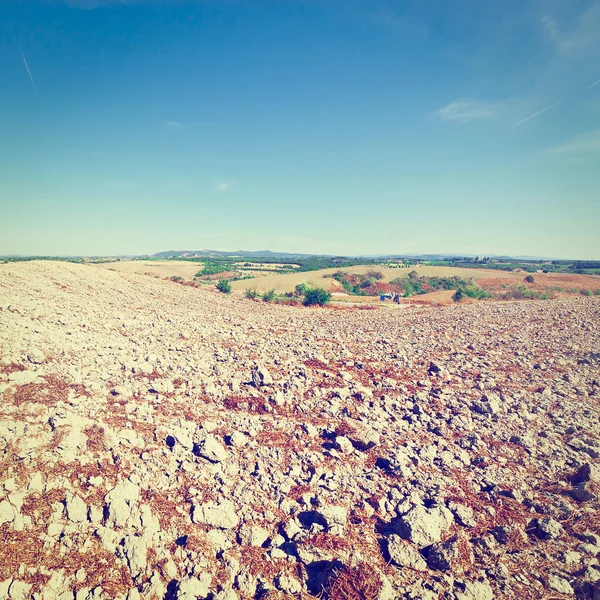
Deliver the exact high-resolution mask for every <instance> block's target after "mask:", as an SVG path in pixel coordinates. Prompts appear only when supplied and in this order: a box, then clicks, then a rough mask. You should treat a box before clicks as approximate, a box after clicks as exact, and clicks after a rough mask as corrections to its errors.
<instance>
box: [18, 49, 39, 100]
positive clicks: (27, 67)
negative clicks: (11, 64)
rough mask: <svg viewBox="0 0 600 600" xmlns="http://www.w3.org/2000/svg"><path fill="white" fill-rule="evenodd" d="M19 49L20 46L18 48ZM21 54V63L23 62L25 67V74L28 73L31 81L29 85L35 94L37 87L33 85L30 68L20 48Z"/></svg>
mask: <svg viewBox="0 0 600 600" xmlns="http://www.w3.org/2000/svg"><path fill="white" fill-rule="evenodd" d="M19 50H21V48H19ZM21 56H22V57H23V63H24V64H25V68H26V69H27V74H28V75H29V80H30V81H31V85H32V86H33V91H34V92H35V93H36V94H37V93H38V91H37V87H36V85H35V81H34V80H33V75H32V74H31V70H30V69H29V65H28V64H27V59H26V58H25V54H24V53H23V50H21Z"/></svg>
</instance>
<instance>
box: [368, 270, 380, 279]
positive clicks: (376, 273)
mask: <svg viewBox="0 0 600 600" xmlns="http://www.w3.org/2000/svg"><path fill="white" fill-rule="evenodd" d="M367 277H368V278H369V279H376V280H377V281H380V280H381V279H383V273H382V272H381V271H369V272H368V273H367Z"/></svg>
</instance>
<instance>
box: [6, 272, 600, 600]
mask: <svg viewBox="0 0 600 600" xmlns="http://www.w3.org/2000/svg"><path fill="white" fill-rule="evenodd" d="M354 269H355V268H354ZM401 271H402V270H398V271H397V273H398V275H399V274H400V273H401ZM469 274H470V275H471V276H475V274H474V273H473V271H471V270H469ZM395 276H396V275H395ZM498 276H500V275H498ZM284 277H285V276H284ZM598 323H600V300H599V299H598V298H597V297H596V298H594V297H591V298H585V297H575V298H567V299H559V300H550V301H546V302H532V301H521V302H503V303H477V304H466V305H462V304H461V305H453V306H448V307H443V308H435V309H432V308H430V307H419V306H416V307H411V308H409V309H406V310H383V309H380V310H359V309H349V310H333V309H306V308H294V307H288V306H277V305H267V304H265V303H262V302H252V301H248V300H245V299H244V298H241V297H239V296H237V297H236V296H226V295H223V294H219V293H217V292H214V291H212V290H209V289H204V288H200V289H195V288H192V287H186V286H182V285H178V284H175V283H173V282H170V281H164V280H160V279H155V278H151V277H144V276H141V275H137V274H133V273H124V272H120V273H116V272H112V271H110V270H106V269H101V268H98V267H95V266H85V265H74V264H66V263H50V262H32V263H18V264H7V265H0V397H1V400H2V402H1V404H0V450H1V455H0V539H1V540H2V545H1V546H0V599H5V598H10V599H12V600H22V599H28V598H39V599H44V600H45V599H54V598H57V599H60V600H66V599H69V600H72V599H73V598H76V600H92V599H97V598H99V599H106V600H108V599H117V598H118V599H125V598H126V599H128V600H136V599H139V598H143V599H145V600H150V599H163V598H165V599H167V598H171V599H179V600H193V599H198V598H214V599H215V600H235V599H236V598H287V597H296V598H305V599H307V598H310V597H314V596H315V595H317V594H319V593H322V594H324V596H323V597H325V598H332V599H334V600H341V599H342V598H344V599H346V598H347V599H350V598H352V599H354V598H356V599H359V598H365V599H369V600H370V599H375V598H377V599H379V600H391V599H394V598H402V599H406V600H409V599H412V600H417V599H426V600H433V599H437V598H444V599H449V600H450V599H455V600H491V599H492V598H511V599H523V598H547V599H550V598H573V597H577V598H582V599H583V598H590V599H591V598H597V597H598V595H599V594H600V592H599V591H598V590H600V567H599V566H598V558H597V555H598V554H599V553H600V496H599V487H600V465H599V463H600V458H599V457H600V421H599V399H600V368H599V367H600V362H599V361H600V329H599V326H598ZM348 586H350V588H348ZM361 586H362V587H361ZM348 589H351V590H356V589H358V590H362V591H359V592H352V593H347V590H348ZM32 594H33V595H32ZM352 594H354V595H352Z"/></svg>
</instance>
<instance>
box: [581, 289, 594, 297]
mask: <svg viewBox="0 0 600 600" xmlns="http://www.w3.org/2000/svg"><path fill="white" fill-rule="evenodd" d="M579 293H580V294H581V295H582V296H591V295H592V290H581V291H580V292H579Z"/></svg>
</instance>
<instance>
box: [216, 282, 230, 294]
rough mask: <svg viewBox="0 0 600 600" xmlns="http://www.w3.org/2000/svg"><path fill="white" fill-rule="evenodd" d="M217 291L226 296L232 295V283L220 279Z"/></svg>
mask: <svg viewBox="0 0 600 600" xmlns="http://www.w3.org/2000/svg"><path fill="white" fill-rule="evenodd" d="M217 289H218V290H219V291H220V292H223V293H224V294H231V283H229V280H227V279H219V282H218V283H217Z"/></svg>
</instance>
